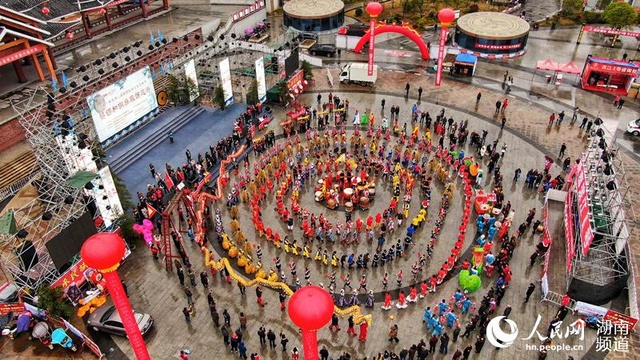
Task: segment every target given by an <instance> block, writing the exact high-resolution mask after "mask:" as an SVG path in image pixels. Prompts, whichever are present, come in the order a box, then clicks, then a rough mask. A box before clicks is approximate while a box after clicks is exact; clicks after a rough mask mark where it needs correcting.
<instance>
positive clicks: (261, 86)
mask: <svg viewBox="0 0 640 360" xmlns="http://www.w3.org/2000/svg"><path fill="white" fill-rule="evenodd" d="M256 81H257V82H258V101H260V102H264V101H265V100H267V85H266V83H265V78H264V58H263V57H259V58H258V60H256Z"/></svg>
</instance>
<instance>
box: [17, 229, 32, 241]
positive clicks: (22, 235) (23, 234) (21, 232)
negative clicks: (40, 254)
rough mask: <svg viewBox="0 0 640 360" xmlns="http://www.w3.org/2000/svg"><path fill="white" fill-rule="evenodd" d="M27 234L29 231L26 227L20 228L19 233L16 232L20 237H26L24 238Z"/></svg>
mask: <svg viewBox="0 0 640 360" xmlns="http://www.w3.org/2000/svg"><path fill="white" fill-rule="evenodd" d="M27 235H29V232H28V231H27V230H25V229H20V231H18V233H17V234H16V236H17V237H18V238H19V239H24V238H26V237H27Z"/></svg>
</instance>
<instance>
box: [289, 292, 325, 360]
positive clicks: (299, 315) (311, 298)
mask: <svg viewBox="0 0 640 360" xmlns="http://www.w3.org/2000/svg"><path fill="white" fill-rule="evenodd" d="M332 315H333V299H332V298H331V295H329V293H328V292H326V291H325V290H324V289H322V288H320V287H318V286H305V287H303V288H301V289H300V290H298V291H296V292H295V293H294V294H293V296H291V299H290V300H289V317H290V318H291V321H293V323H294V324H295V325H296V326H297V327H299V328H301V329H302V348H303V350H304V356H303V358H304V359H305V360H318V336H317V331H318V330H319V329H322V328H323V327H324V326H325V325H327V324H328V323H329V321H330V320H331V316H332Z"/></svg>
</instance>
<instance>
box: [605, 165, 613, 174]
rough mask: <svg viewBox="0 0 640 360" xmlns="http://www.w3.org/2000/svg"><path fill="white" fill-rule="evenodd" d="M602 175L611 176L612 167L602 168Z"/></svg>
mask: <svg viewBox="0 0 640 360" xmlns="http://www.w3.org/2000/svg"><path fill="white" fill-rule="evenodd" d="M604 174H605V175H613V167H612V166H611V165H609V164H606V165H605V166H604Z"/></svg>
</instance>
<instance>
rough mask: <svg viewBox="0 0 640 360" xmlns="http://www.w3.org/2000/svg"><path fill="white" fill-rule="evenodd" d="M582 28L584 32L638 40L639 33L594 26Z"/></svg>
mask: <svg viewBox="0 0 640 360" xmlns="http://www.w3.org/2000/svg"><path fill="white" fill-rule="evenodd" d="M582 28H583V30H584V31H588V32H595V33H600V34H605V35H618V36H633V37H637V38H640V33H639V32H634V31H626V30H616V29H611V28H602V27H595V26H583V27H582Z"/></svg>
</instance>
